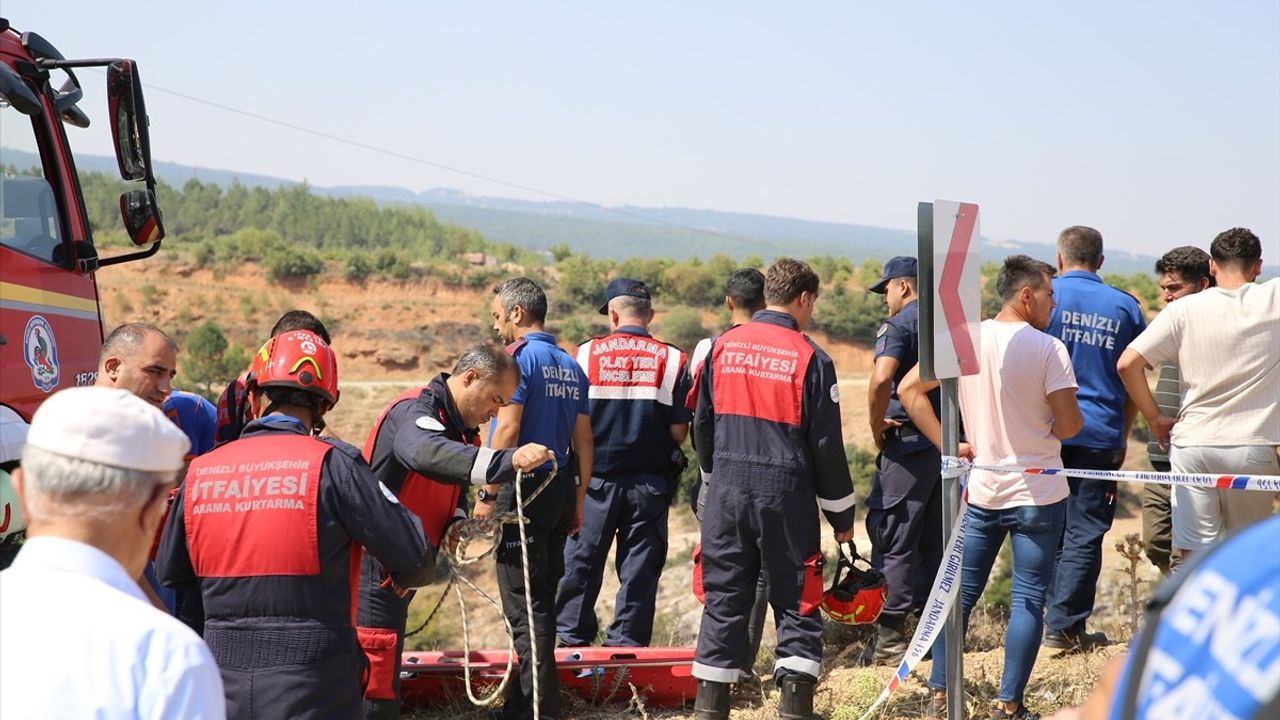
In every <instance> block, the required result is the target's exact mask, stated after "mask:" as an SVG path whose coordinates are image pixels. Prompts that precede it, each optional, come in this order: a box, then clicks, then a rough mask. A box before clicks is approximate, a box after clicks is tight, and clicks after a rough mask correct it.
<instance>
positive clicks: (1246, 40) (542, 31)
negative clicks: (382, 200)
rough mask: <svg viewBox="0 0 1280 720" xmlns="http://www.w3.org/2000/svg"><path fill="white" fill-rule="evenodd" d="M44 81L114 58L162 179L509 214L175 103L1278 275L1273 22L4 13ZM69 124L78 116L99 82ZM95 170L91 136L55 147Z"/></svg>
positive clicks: (1132, 13) (199, 10)
mask: <svg viewBox="0 0 1280 720" xmlns="http://www.w3.org/2000/svg"><path fill="white" fill-rule="evenodd" d="M0 13H2V14H3V15H4V16H5V17H8V18H9V19H10V21H11V22H12V23H13V25H14V26H15V27H17V28H19V29H31V30H36V31H37V32H40V33H41V34H43V35H44V36H45V37H47V38H49V39H50V40H52V41H53V42H54V43H55V44H56V45H57V46H58V47H59V48H60V49H61V50H62V51H63V53H64V54H66V55H68V56H73V55H74V56H92V55H126V56H131V57H134V58H135V59H137V60H138V61H139V63H140V68H141V73H142V77H143V79H144V80H145V81H146V82H147V83H148V84H149V85H153V86H155V88H153V89H151V90H149V92H148V96H147V102H148V107H149V111H150V115H151V125H152V144H153V148H154V154H155V156H156V158H157V159H160V160H169V161H174V162H179V163H184V164H192V165H198V166H201V167H215V168H225V169H234V170H240V171H244V172H253V173H261V174H267V175H275V176H281V177H287V178H295V179H302V178H306V179H308V180H309V181H310V182H312V183H313V184H318V185H336V184H381V185H396V186H404V187H408V188H411V189H414V190H425V189H428V188H432V187H454V188H459V189H462V190H465V191H467V192H470V193H473V194H481V195H499V196H512V197H527V198H534V199H536V198H537V196H536V195H530V194H528V193H521V192H517V191H515V190H512V189H510V188H507V187H504V186H501V185H495V184H492V183H486V182H484V181H480V180H476V179H474V178H469V177H465V176H460V175H456V174H453V173H449V172H446V171H444V170H440V169H436V168H432V167H427V166H424V165H421V164H417V163H413V162H409V161H405V160H401V159H396V158H392V157H387V156H384V155H379V154H377V153H373V152H369V151H366V150H359V149H355V148H351V147H346V146H343V145H340V144H336V143H334V142H331V141H327V140H323V139H319V138H315V137H312V136H308V135H305V134H302V133H298V132H296V131H291V130H287V129H283V128H279V127H275V126H271V125H268V124H264V123H262V122H259V121H255V120H251V119H248V118H245V117H240V116H237V115H234V114H230V113H227V112H224V111H221V110H215V109H211V108H208V107H205V106H202V105H199V104H196V103H193V102H191V101H190V100H185V99H181V98H177V97H174V96H171V95H166V94H165V93H163V92H160V91H159V88H167V89H172V90H178V91H181V92H183V93H187V94H190V95H193V96H197V97H199V98H203V99H207V100H210V101H214V102H218V103H222V104H226V105H230V106H234V107H237V108H240V109H243V110H246V111H249V112H253V113H259V114H262V115H266V116H270V117H273V118H278V119H281V120H286V121H289V122H293V123H296V124H298V125H303V126H306V127H309V128H314V129H316V130H321V131H324V132H327V133H332V134H334V135H338V136H342V137H347V138H351V139H355V140H359V141H363V142H366V143H369V144H373V145H377V146H380V147H386V148H389V149H394V150H396V151H398V152H402V153H405V154H407V155H411V156H415V157H418V158H424V159H427V160H430V161H433V162H436V163H440V164H444V165H449V166H454V167H458V168H463V169H466V170H468V171H471V172H474V173H479V174H483V175H486V176H492V177H496V178H501V179H503V180H507V181H510V182H513V183H518V184H521V185H526V186H532V187H535V188H539V189H543V190H547V191H551V192H554V193H558V194H562V195H567V196H571V197H574V198H577V199H582V200H588V201H593V202H598V203H602V204H605V205H621V204H631V205H672V206H687V207H700V208H713V209H719V210H733V211H743V212H755V213H764V214H772V215H787V216H795V217H802V218H809V219H816V220H831V221H840V222H853V223H864V224H870V225H880V226H886V227H897V228H913V227H914V225H915V204H916V202H917V201H919V200H930V199H933V198H948V199H955V200H969V201H975V202H978V203H979V204H980V205H981V206H982V213H983V217H982V229H983V232H984V234H985V235H987V236H988V237H991V238H994V239H1003V238H1016V239H1020V240H1026V241H1040V242H1051V241H1052V240H1053V238H1054V236H1055V235H1056V233H1057V231H1058V230H1060V229H1061V228H1063V227H1065V226H1067V225H1071V224H1077V223H1078V224H1087V225H1093V226H1095V227H1097V228H1099V229H1100V230H1102V232H1103V235H1104V237H1105V238H1106V240H1107V243H1108V247H1109V248H1111V249H1113V250H1130V251H1135V252H1143V253H1149V254H1158V253H1160V252H1162V251H1163V250H1165V249H1167V248H1169V247H1172V246H1174V245H1180V244H1185V243H1193V244H1199V245H1202V246H1205V245H1207V244H1208V242H1209V240H1210V239H1212V237H1213V235H1214V234H1216V233H1217V232H1218V231H1220V230H1222V229H1225V228H1227V227H1230V226H1232V225H1245V226H1249V227H1252V228H1253V229H1254V230H1255V231H1256V232H1258V234H1259V235H1260V236H1262V238H1263V241H1264V248H1265V251H1264V252H1265V254H1266V255H1267V259H1268V262H1275V261H1276V260H1277V259H1278V257H1280V3H1276V2H1270V1H1266V0H1258V1H1257V2H1238V1H1230V0H1228V1H1225V2H1215V3H1205V2H1162V3H1150V2H1148V3H1115V2H1081V3H1070V4H1065V3H1053V4H1049V3H1024V2H1003V3H995V2H991V3H947V4H941V3H938V4H933V3H928V4H924V3H821V2H814V3H740V2H699V3H687V2H645V3H628V4H622V3H601V2H575V3H568V2H561V3H551V2H546V3H484V2H449V3H443V2H431V3H427V2H409V1H408V0H405V1H403V2H389V1H387V0H365V1H364V2H360V3H334V2H309V3H301V2H261V1H259V2H242V1H240V0H225V1H223V2H217V3H190V2H172V1H170V2H127V3H125V4H120V3H117V2H103V1H101V0H94V1H92V2H90V1H88V0H0ZM83 79H84V80H85V81H86V83H88V84H91V85H93V86H94V87H93V93H92V94H91V96H90V97H89V98H87V100H86V102H85V103H82V104H83V105H84V106H85V109H86V110H89V111H91V113H92V114H93V115H94V117H95V119H100V118H101V117H102V115H103V113H102V111H101V107H100V106H101V105H102V104H103V101H102V93H101V91H100V88H99V87H98V86H99V85H101V83H102V76H101V75H94V74H92V73H88V72H86V73H84V74H83ZM71 131H72V132H73V133H74V134H73V135H72V137H73V142H74V143H76V144H77V148H78V149H81V150H84V151H89V152H99V153H109V144H108V142H107V133H106V131H105V128H104V125H103V123H101V122H99V123H98V126H97V127H95V128H93V129H91V130H89V131H77V130H74V129H71Z"/></svg>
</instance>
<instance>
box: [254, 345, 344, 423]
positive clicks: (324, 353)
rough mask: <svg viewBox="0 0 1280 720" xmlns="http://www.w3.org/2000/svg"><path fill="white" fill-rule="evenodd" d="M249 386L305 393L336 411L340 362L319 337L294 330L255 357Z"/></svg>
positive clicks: (260, 350) (264, 346) (265, 346)
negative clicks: (286, 388) (294, 390)
mask: <svg viewBox="0 0 1280 720" xmlns="http://www.w3.org/2000/svg"><path fill="white" fill-rule="evenodd" d="M249 382H250V383H251V384H253V385H256V386H258V387H262V388H267V387H288V388H296V389H298V390H305V391H307V392H309V393H312V394H313V395H316V396H317V397H319V398H320V399H321V400H324V401H325V402H326V403H328V405H329V407H333V406H334V405H337V404H338V358H337V356H335V355H334V354H333V349H332V348H330V347H329V345H328V343H326V342H325V341H324V340H322V339H321V338H320V336H319V335H316V334H315V333H311V332H307V331H306V330H290V331H289V332H285V333H280V334H279V335H277V336H275V337H273V338H271V339H270V340H268V341H267V342H266V344H264V345H263V346H262V347H261V348H260V349H259V350H258V352H257V354H256V355H254V356H253V363H252V364H251V365H250V366H249Z"/></svg>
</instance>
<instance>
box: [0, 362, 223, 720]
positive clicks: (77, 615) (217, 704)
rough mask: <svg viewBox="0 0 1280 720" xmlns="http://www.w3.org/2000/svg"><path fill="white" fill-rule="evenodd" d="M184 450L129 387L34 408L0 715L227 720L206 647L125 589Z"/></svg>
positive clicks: (7, 574) (0, 644) (3, 650)
mask: <svg viewBox="0 0 1280 720" xmlns="http://www.w3.org/2000/svg"><path fill="white" fill-rule="evenodd" d="M190 444H191V443H190V441H189V440H187V436H186V435H184V434H183V432H182V431H181V430H179V429H178V427H177V426H176V425H174V424H173V423H172V422H170V421H169V419H168V418H167V417H165V416H164V413H162V412H160V410H159V408H157V407H154V406H153V405H150V404H148V403H147V402H146V401H144V400H142V399H140V398H138V397H136V396H135V395H133V394H132V393H130V392H129V391H127V390H121V389H117V388H103V387H83V388H71V389H68V390H63V391H61V392H59V393H55V394H54V395H52V396H51V397H50V398H49V399H48V400H45V402H44V404H43V405H41V406H40V409H39V410H37V411H36V414H35V416H34V417H33V418H32V420H31V428H30V430H29V432H28V433H27V438H26V447H25V448H24V450H23V453H22V466H21V467H20V468H18V469H17V470H16V471H15V473H14V475H13V483H14V489H15V490H16V491H17V495H18V497H19V499H20V500H21V501H22V505H23V507H24V509H25V510H26V516H27V521H28V527H27V538H28V539H27V541H26V543H24V544H23V546H22V550H21V551H20V552H19V553H18V557H17V558H16V559H15V560H14V562H13V566H12V567H10V568H9V569H8V570H5V571H4V572H0V668H2V669H3V670H2V671H0V717H4V718H37V717H68V718H72V717H75V718H80V717H93V718H103V719H107V718H143V719H146V720H159V719H161V718H165V719H167V718H173V719H174V720H178V719H186V718H219V719H221V718H225V717H226V714H227V711H226V706H225V701H224V700H223V693H222V678H221V676H220V675H219V673H218V667H217V665H215V664H214V662H213V656H212V655H211V654H210V653H209V648H208V647H207V646H206V645H205V643H204V641H203V640H201V639H200V636H198V635H196V634H195V633H194V632H193V631H192V630H191V629H190V628H188V627H187V626H186V625H183V624H182V623H181V622H180V621H179V620H178V619H177V618H174V617H171V616H169V615H168V614H166V613H165V612H164V611H162V610H158V609H156V608H155V607H152V605H151V603H149V602H148V601H147V598H146V597H145V596H144V595H143V594H142V589H141V588H140V587H138V583H137V581H136V580H134V578H137V577H139V576H141V575H142V567H143V565H145V564H146V562H147V555H148V553H149V551H150V550H151V543H152V541H153V540H154V539H155V536H156V529H157V527H158V526H159V524H160V521H161V519H162V518H163V517H164V514H165V508H166V507H167V505H168V502H169V493H170V491H171V490H173V487H174V484H175V483H176V482H177V479H178V472H179V471H180V470H182V468H183V464H184V463H183V456H184V455H185V454H186V452H187V449H188V447H189V446H190Z"/></svg>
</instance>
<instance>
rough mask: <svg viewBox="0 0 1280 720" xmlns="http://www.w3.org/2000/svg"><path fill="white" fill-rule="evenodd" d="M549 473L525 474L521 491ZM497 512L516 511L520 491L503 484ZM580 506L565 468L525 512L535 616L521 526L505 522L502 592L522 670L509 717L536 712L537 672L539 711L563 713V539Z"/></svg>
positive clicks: (510, 696) (516, 719) (550, 716)
mask: <svg viewBox="0 0 1280 720" xmlns="http://www.w3.org/2000/svg"><path fill="white" fill-rule="evenodd" d="M546 477H547V476H546V474H545V473H534V474H532V475H526V476H525V478H524V480H523V484H522V485H521V492H522V493H523V494H524V497H525V498H528V497H529V496H530V495H532V494H533V492H534V491H535V490H537V488H538V486H539V485H541V484H542V481H543V480H545V479H546ZM496 503H497V507H496V508H495V511H496V513H498V514H502V513H505V512H511V511H512V510H513V509H514V508H515V490H514V488H513V486H506V485H504V486H503V488H502V490H501V491H500V492H499V493H498V499H497V500H496ZM576 506H577V488H575V487H574V484H573V479H572V476H571V475H570V474H569V472H568V471H567V470H561V471H560V473H559V475H558V476H557V477H556V479H554V480H552V481H551V484H550V485H548V486H547V488H546V489H545V490H543V491H542V494H541V495H539V496H538V497H537V499H535V500H534V501H533V502H532V503H530V505H529V507H527V508H525V510H524V515H525V518H527V519H528V523H527V524H526V526H525V538H526V542H525V544H524V545H523V549H524V551H525V553H527V555H528V558H529V591H530V595H531V596H532V600H533V616H532V617H530V616H529V612H528V610H527V608H526V605H525V582H524V569H523V565H522V562H523V561H522V559H521V555H522V553H521V549H522V545H521V542H520V528H519V527H518V526H517V525H516V524H514V523H508V524H504V525H503V526H502V538H501V542H500V544H499V546H498V551H497V553H496V555H497V563H498V592H499V594H500V595H501V599H502V611H503V613H504V614H506V616H507V621H508V622H510V623H511V627H512V628H513V629H514V631H515V645H516V654H517V655H519V656H520V670H519V672H518V673H517V674H516V675H515V676H514V677H512V678H511V684H510V685H509V686H508V687H507V701H506V704H505V705H504V706H503V708H502V717H503V718H504V720H524V718H532V717H533V676H534V673H535V672H536V673H537V675H538V696H539V703H538V710H539V714H540V716H541V717H542V718H543V720H556V719H557V718H559V717H560V684H559V681H558V680H557V678H556V658H555V647H556V615H555V605H556V586H557V584H558V583H559V582H560V578H561V577H563V576H564V543H565V538H566V537H567V536H568V534H569V526H570V525H571V524H572V522H573V512H574V510H575V508H576ZM530 631H532V633H533V635H534V638H533V640H534V641H536V642H537V648H538V664H537V667H536V668H535V667H534V663H533V655H532V652H531V650H532V647H533V644H532V642H531V639H530Z"/></svg>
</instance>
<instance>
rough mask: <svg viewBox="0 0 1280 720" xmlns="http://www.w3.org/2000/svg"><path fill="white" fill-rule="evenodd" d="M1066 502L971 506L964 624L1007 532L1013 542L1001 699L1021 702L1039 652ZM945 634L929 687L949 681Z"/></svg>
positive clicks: (963, 576)
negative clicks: (995, 507) (1001, 507)
mask: <svg viewBox="0 0 1280 720" xmlns="http://www.w3.org/2000/svg"><path fill="white" fill-rule="evenodd" d="M1066 506H1067V501H1066V500H1061V501H1059V502H1056V503H1054V504H1052V505H1024V506H1022V507H1015V508H1009V509H1007V510H986V509H983V508H980V507H974V506H973V505H970V506H969V511H968V524H967V526H966V531H965V535H964V561H963V563H962V565H961V571H960V601H961V607H962V609H963V611H964V624H965V627H966V629H967V628H968V626H969V613H970V612H972V611H973V606H974V605H976V604H977V602H978V598H979V597H981V596H982V590H983V589H984V588H985V587H986V586H987V578H988V576H990V574H991V566H992V565H993V564H994V563H995V561H996V555H997V554H999V552H1000V545H1001V544H1002V543H1003V542H1004V537H1005V535H1006V534H1008V535H1009V536H1010V537H1011V538H1012V543H1013V589H1012V591H1011V592H1010V595H1011V598H1010V599H1011V603H1010V604H1011V606H1012V607H1011V611H1010V613H1009V627H1008V629H1007V630H1006V631H1005V637H1004V671H1003V673H1002V674H1001V676H1000V693H999V695H998V696H997V699H999V700H1003V701H1005V702H1022V695H1023V693H1024V692H1025V691H1026V689H1027V679H1028V678H1030V677H1031V668H1032V666H1034V665H1035V663H1036V654H1037V653H1038V652H1039V651H1040V634H1041V632H1042V631H1043V629H1044V598H1045V593H1046V592H1047V590H1048V587H1049V583H1050V581H1052V579H1053V561H1054V556H1055V555H1056V553H1057V550H1058V540H1059V539H1060V538H1061V537H1062V526H1063V523H1064V522H1065V520H1066ZM946 657H947V648H946V635H945V633H944V634H942V635H939V636H938V640H937V642H935V643H934V644H933V672H932V673H930V675H929V687H931V688H933V689H935V690H941V689H943V688H946V686H947V666H946Z"/></svg>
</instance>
